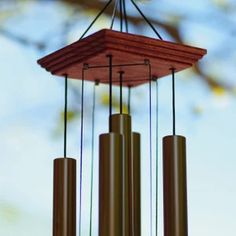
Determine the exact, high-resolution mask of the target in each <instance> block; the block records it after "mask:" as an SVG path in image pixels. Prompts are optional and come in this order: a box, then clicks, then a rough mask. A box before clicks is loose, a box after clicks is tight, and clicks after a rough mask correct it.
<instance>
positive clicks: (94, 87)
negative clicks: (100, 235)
mask: <svg viewBox="0 0 236 236" xmlns="http://www.w3.org/2000/svg"><path fill="white" fill-rule="evenodd" d="M98 85H99V81H95V83H94V86H93V108H92V143H91V149H92V160H91V161H92V164H91V189H90V222H89V235H90V236H92V226H93V173H94V171H93V170H94V136H95V111H96V86H98Z"/></svg>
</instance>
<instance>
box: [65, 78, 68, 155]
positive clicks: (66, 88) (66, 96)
mask: <svg viewBox="0 0 236 236" xmlns="http://www.w3.org/2000/svg"><path fill="white" fill-rule="evenodd" d="M67 103H68V75H67V74H66V75H65V108H64V158H66V156H67Z"/></svg>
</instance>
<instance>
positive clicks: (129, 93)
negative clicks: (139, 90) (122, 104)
mask: <svg viewBox="0 0 236 236" xmlns="http://www.w3.org/2000/svg"><path fill="white" fill-rule="evenodd" d="M128 114H129V115H130V114H131V86H130V85H129V86H128Z"/></svg>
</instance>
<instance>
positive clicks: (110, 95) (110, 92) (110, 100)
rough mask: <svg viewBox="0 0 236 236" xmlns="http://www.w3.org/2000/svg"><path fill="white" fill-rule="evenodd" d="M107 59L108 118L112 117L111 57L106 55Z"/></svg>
mask: <svg viewBox="0 0 236 236" xmlns="http://www.w3.org/2000/svg"><path fill="white" fill-rule="evenodd" d="M107 57H108V59H109V116H110V117H111V115H112V55H107ZM109 131H111V122H109Z"/></svg>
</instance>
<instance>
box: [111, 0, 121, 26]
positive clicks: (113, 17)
mask: <svg viewBox="0 0 236 236" xmlns="http://www.w3.org/2000/svg"><path fill="white" fill-rule="evenodd" d="M118 3H119V0H116V1H115V6H114V9H113V13H112V18H111V26H110V29H113V26H114V22H115V18H116V12H117V7H118Z"/></svg>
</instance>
